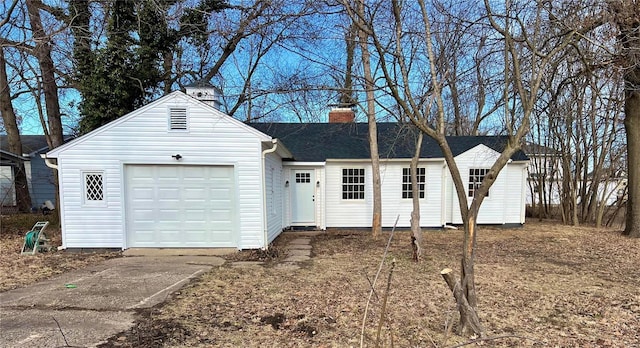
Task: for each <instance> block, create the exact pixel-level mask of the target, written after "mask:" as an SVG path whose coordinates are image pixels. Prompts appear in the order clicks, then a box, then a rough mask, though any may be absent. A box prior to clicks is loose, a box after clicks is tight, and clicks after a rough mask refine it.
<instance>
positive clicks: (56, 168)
mask: <svg viewBox="0 0 640 348" xmlns="http://www.w3.org/2000/svg"><path fill="white" fill-rule="evenodd" d="M40 158H42V159H43V160H44V164H46V165H47V167H49V168H51V169H55V170H58V165H57V164H55V163H53V162H51V158H47V155H46V154H44V153H43V154H41V155H40Z"/></svg>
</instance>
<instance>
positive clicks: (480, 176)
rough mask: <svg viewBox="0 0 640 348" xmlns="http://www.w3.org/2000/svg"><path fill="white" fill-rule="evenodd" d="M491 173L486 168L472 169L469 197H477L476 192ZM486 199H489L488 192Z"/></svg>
mask: <svg viewBox="0 0 640 348" xmlns="http://www.w3.org/2000/svg"><path fill="white" fill-rule="evenodd" d="M487 173H489V169H485V168H472V169H469V192H468V195H469V197H475V195H476V191H477V190H478V188H479V187H480V185H481V184H482V180H484V177H485V176H486V175H487ZM485 197H489V191H487V195H486V196H485Z"/></svg>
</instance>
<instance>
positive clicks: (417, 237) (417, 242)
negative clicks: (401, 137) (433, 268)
mask: <svg viewBox="0 0 640 348" xmlns="http://www.w3.org/2000/svg"><path fill="white" fill-rule="evenodd" d="M423 137H424V135H423V133H422V132H419V133H418V140H417V141H416V152H415V154H414V155H413V158H411V167H410V168H409V171H410V172H411V195H412V202H413V210H412V211H411V234H412V236H413V238H412V239H411V241H412V247H413V259H414V261H416V262H418V261H420V257H421V256H422V229H421V228H420V187H419V186H418V185H419V184H418V161H419V160H420V149H421V148H422V138H423ZM425 175H426V174H425ZM425 179H426V178H425Z"/></svg>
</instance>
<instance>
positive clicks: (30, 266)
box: [0, 214, 121, 291]
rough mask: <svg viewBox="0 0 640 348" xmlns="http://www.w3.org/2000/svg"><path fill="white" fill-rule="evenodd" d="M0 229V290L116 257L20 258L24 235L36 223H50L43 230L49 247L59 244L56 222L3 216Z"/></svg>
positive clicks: (54, 254) (48, 255) (32, 216)
mask: <svg viewBox="0 0 640 348" xmlns="http://www.w3.org/2000/svg"><path fill="white" fill-rule="evenodd" d="M1 219H2V220H1V226H2V229H1V230H0V250H2V252H1V253H0V269H1V270H2V272H0V291H6V290H11V289H15V288H18V287H22V286H26V285H29V284H33V283H35V282H37V281H39V280H43V279H47V278H50V277H52V276H55V275H57V274H60V273H63V272H66V271H70V270H74V269H79V268H84V267H87V266H90V265H92V264H95V263H97V262H100V261H103V260H106V259H109V258H114V257H120V256H121V254H120V253H119V252H94V253H77V252H76V253H70V252H65V251H51V252H46V253H39V254H36V255H24V256H22V255H20V251H21V250H22V245H23V243H24V236H25V233H26V232H27V231H29V230H30V229H31V227H32V226H33V224H35V223H36V222H37V221H47V220H48V221H50V223H49V226H48V227H47V228H46V229H45V234H46V235H47V238H49V239H51V244H52V245H53V246H54V247H58V246H59V245H61V244H62V238H61V235H60V229H59V228H57V227H55V226H57V225H58V222H57V219H56V218H55V217H54V216H52V215H45V216H42V215H36V214H17V215H3V216H2V217H1Z"/></svg>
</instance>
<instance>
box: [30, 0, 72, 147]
mask: <svg viewBox="0 0 640 348" xmlns="http://www.w3.org/2000/svg"><path fill="white" fill-rule="evenodd" d="M26 5H27V11H28V12H29V22H30V24H31V30H32V32H33V34H32V35H33V41H35V43H36V46H35V49H34V51H33V52H34V55H35V56H36V58H37V59H38V64H39V65H40V74H41V75H42V91H43V94H44V102H45V107H46V110H47V122H48V124H49V136H50V139H48V141H49V142H50V143H49V147H50V148H52V149H53V148H56V147H58V146H60V145H62V143H63V142H64V139H63V137H64V136H63V134H62V120H61V117H60V116H61V115H60V102H59V99H58V85H57V84H56V78H55V71H56V70H55V67H54V64H53V59H52V58H51V37H50V36H48V35H47V33H45V31H44V28H43V26H42V20H41V19H40V7H42V6H43V5H42V2H41V1H38V0H26ZM43 126H44V125H43Z"/></svg>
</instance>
